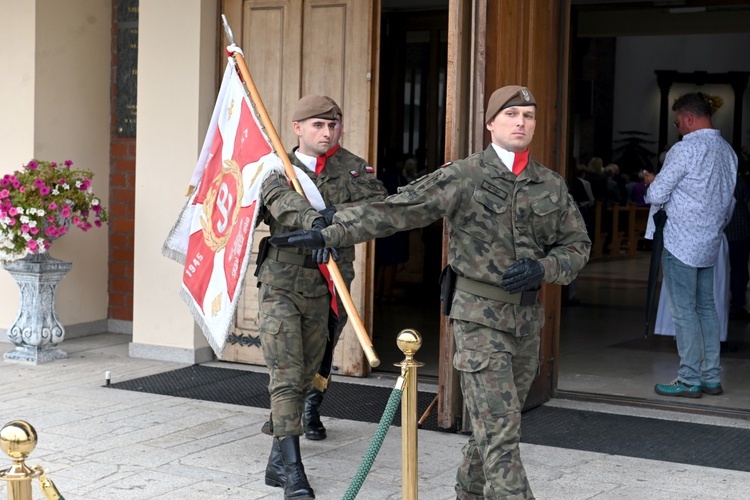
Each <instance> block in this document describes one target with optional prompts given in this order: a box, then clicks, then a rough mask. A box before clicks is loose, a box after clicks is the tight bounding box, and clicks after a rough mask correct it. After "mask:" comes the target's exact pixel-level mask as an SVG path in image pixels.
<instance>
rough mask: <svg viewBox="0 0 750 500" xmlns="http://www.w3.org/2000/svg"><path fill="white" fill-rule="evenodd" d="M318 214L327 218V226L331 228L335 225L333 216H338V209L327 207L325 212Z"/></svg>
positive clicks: (321, 211)
mask: <svg viewBox="0 0 750 500" xmlns="http://www.w3.org/2000/svg"><path fill="white" fill-rule="evenodd" d="M318 213H319V214H320V215H322V216H323V217H325V219H326V226H330V225H331V224H333V216H334V215H335V214H336V207H334V206H333V205H331V206H330V207H326V208H324V209H323V210H320V211H319V212H318Z"/></svg>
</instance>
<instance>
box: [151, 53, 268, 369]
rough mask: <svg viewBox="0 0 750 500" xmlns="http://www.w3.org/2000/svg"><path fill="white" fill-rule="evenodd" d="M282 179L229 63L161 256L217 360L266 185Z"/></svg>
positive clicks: (242, 274) (232, 312) (230, 322)
mask: <svg viewBox="0 0 750 500" xmlns="http://www.w3.org/2000/svg"><path fill="white" fill-rule="evenodd" d="M274 170H279V171H281V172H283V164H282V162H281V159H280V158H279V157H278V156H277V155H276V153H274V151H273V148H272V147H271V143H270V140H269V139H268V137H267V136H266V135H265V134H264V133H263V131H262V128H261V125H260V123H259V121H258V118H257V117H256V116H255V113H254V112H253V111H252V105H251V103H250V100H249V99H248V97H247V95H246V94H245V90H244V88H243V86H242V82H241V81H240V78H239V76H238V74H237V71H236V69H235V63H234V60H233V59H232V58H231V57H230V58H229V63H228V64H227V68H226V70H225V72H224V78H223V80H222V84H221V89H220V91H219V97H218V98H217V100H216V106H215V108H214V112H213V115H212V117H211V124H210V125H209V129H208V133H207V134H206V139H205V141H204V143H203V148H202V150H201V154H200V157H199V159H198V163H197V165H196V167H195V172H194V173H193V178H192V180H191V187H193V186H194V187H195V189H194V190H193V192H192V194H191V195H190V198H189V199H188V202H187V203H186V204H185V207H184V208H183V210H182V212H181V213H180V216H179V218H178V220H177V222H176V223H175V225H174V227H173V228H172V230H171V231H170V233H169V236H168V237H167V239H166V241H165V242H164V246H163V248H162V253H163V254H164V255H165V256H167V257H169V258H172V259H174V260H177V261H178V262H180V263H182V264H184V266H185V267H184V269H183V273H182V290H181V292H180V295H181V297H182V298H183V299H184V300H185V302H186V303H187V304H188V307H189V308H190V311H191V312H192V314H193V316H194V317H195V320H196V321H197V322H198V323H199V324H200V326H201V328H202V329H203V333H204V334H205V335H206V338H207V339H208V343H209V344H210V345H211V347H212V348H213V350H214V352H215V353H216V355H217V356H221V354H222V352H223V351H224V346H225V345H226V340H227V337H228V335H229V330H230V328H231V325H232V321H233V318H234V313H235V311H236V309H237V301H238V298H239V295H240V292H241V290H242V285H243V282H244V279H245V272H246V270H247V267H248V260H249V258H250V253H251V252H252V248H253V244H252V243H253V231H254V228H255V226H256V220H257V217H258V211H259V207H260V193H261V185H262V183H263V180H264V179H265V178H266V176H268V175H269V174H270V173H271V172H273V171H274Z"/></svg>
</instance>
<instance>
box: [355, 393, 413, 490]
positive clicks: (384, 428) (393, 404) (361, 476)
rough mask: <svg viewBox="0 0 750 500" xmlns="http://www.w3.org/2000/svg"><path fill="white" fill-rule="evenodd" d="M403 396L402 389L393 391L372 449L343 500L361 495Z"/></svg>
mask: <svg viewBox="0 0 750 500" xmlns="http://www.w3.org/2000/svg"><path fill="white" fill-rule="evenodd" d="M402 394H403V391H402V390H401V389H393V392H392V393H391V397H390V398H389V399H388V404H387V405H386V406H385V411H384V412H383V416H382V417H381V418H380V423H379V424H378V428H377V430H376V431H375V435H374V436H373V438H372V441H371V442H370V447H369V448H368V449H367V452H365V456H364V458H363V459H362V463H361V464H360V465H359V469H358V470H357V473H356V474H355V475H354V479H352V482H351V484H350V485H349V489H348V490H346V493H344V498H343V500H354V498H355V497H356V496H357V493H359V489H360V488H362V484H364V482H365V479H366V478H367V474H369V473H370V469H371V468H372V464H373V463H374V462H375V457H376V456H377V455H378V452H379V451H380V447H381V446H382V445H383V440H384V439H385V435H386V434H387V433H388V428H389V427H390V426H391V422H393V416H394V415H395V414H396V410H397V409H398V405H399V403H400V402H401V395H402Z"/></svg>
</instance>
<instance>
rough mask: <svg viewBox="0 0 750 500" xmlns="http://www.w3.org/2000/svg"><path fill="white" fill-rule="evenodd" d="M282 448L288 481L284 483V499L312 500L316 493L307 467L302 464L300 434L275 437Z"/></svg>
mask: <svg viewBox="0 0 750 500" xmlns="http://www.w3.org/2000/svg"><path fill="white" fill-rule="evenodd" d="M274 440H275V441H277V442H278V443H279V447H280V448H281V457H282V459H283V461H284V473H285V474H286V483H285V484H284V500H287V499H293V500H311V499H314V498H315V493H313V489H312V488H311V487H310V483H309V482H308V481H307V476H306V475H305V467H304V466H303V465H302V456H301V454H300V451H299V436H287V437H285V438H284V439H281V440H279V439H278V438H274Z"/></svg>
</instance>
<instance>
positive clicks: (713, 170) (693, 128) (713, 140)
mask: <svg viewBox="0 0 750 500" xmlns="http://www.w3.org/2000/svg"><path fill="white" fill-rule="evenodd" d="M672 110H673V111H674V112H675V118H676V120H675V122H674V125H675V127H677V129H678V130H679V131H680V134H681V135H682V141H680V142H678V143H677V144H675V145H674V146H672V148H671V149H670V150H669V153H667V157H666V159H665V161H664V166H663V167H662V169H661V171H660V172H659V175H657V176H654V175H653V174H652V173H650V172H644V176H645V178H644V180H645V181H646V184H647V185H649V188H648V191H647V192H646V197H645V200H646V202H647V203H649V204H651V205H652V208H651V212H652V213H654V211H655V210H656V209H658V208H659V206H663V207H664V209H665V210H666V212H667V223H666V225H665V226H664V254H663V257H662V265H663V268H664V278H665V279H664V282H665V283H666V287H667V297H669V310H670V312H671V314H672V318H673V320H674V324H675V335H676V340H677V352H678V354H679V356H680V368H679V370H678V371H677V378H676V379H675V380H674V381H672V382H670V383H668V384H656V386H654V391H656V393H657V394H660V395H662V396H683V397H689V398H699V397H701V395H702V394H703V393H706V394H714V395H716V394H721V393H722V392H723V389H722V387H721V366H720V364H719V349H720V340H719V319H718V316H717V314H716V307H715V305H714V293H713V288H714V286H713V276H714V264H715V262H716V258H717V255H718V252H719V246H720V244H721V237H722V235H721V233H722V230H723V228H724V226H726V224H727V222H728V221H729V218H730V217H731V215H732V214H731V213H730V210H731V208H730V207H731V204H732V197H733V192H734V185H735V181H736V178H737V155H736V154H735V153H734V151H732V147H731V146H730V145H729V143H727V141H725V140H724V139H723V138H722V137H721V132H720V131H719V130H716V129H714V128H712V126H711V114H712V107H711V102H710V100H709V98H708V97H707V96H706V95H704V94H702V93H700V92H698V93H692V94H686V95H684V96H682V97H680V98H679V99H677V101H675V103H674V105H673V106H672ZM652 235H653V221H652V220H649V230H648V231H647V237H651V236H652Z"/></svg>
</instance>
